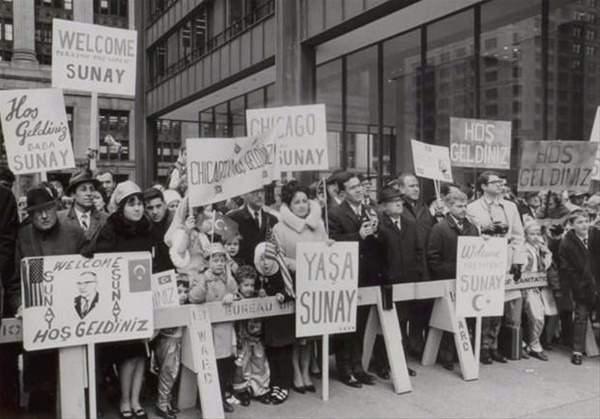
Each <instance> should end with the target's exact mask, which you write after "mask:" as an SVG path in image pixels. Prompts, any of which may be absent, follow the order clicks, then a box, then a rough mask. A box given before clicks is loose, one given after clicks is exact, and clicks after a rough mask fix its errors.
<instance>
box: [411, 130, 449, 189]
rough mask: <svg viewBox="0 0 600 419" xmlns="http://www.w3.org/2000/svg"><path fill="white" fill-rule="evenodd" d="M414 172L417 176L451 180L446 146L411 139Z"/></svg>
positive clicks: (444, 180)
mask: <svg viewBox="0 0 600 419" xmlns="http://www.w3.org/2000/svg"><path fill="white" fill-rule="evenodd" d="M411 145H412V153H413V163H414V166H415V174H416V175H417V176H418V177H423V178H427V179H433V180H440V181H443V182H452V166H451V164H450V150H449V149H448V147H444V146H439V145H431V144H427V143H423V142H421V141H417V140H411Z"/></svg>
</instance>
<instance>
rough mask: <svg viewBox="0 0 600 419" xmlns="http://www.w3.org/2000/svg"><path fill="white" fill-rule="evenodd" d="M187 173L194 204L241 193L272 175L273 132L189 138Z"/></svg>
mask: <svg viewBox="0 0 600 419" xmlns="http://www.w3.org/2000/svg"><path fill="white" fill-rule="evenodd" d="M187 155H188V158H187V176H188V191H189V194H190V204H191V205H192V206H194V207H197V206H202V205H207V204H212V203H213V202H218V201H223V200H225V199H228V198H232V197H234V196H239V195H243V194H245V193H247V192H251V191H253V190H256V189H260V188H262V187H263V186H264V185H266V184H268V183H271V181H272V180H274V178H275V176H276V175H275V167H274V166H275V165H274V160H275V159H274V156H275V135H274V131H272V130H271V131H269V132H267V133H266V134H264V135H263V134H261V135H260V136H258V137H244V138H188V140H187Z"/></svg>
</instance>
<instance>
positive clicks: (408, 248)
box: [373, 186, 423, 379]
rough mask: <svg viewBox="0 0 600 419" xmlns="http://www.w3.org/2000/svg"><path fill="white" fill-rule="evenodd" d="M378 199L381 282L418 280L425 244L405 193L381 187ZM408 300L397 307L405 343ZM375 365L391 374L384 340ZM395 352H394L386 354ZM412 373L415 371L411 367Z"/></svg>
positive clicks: (378, 344) (381, 373)
mask: <svg viewBox="0 0 600 419" xmlns="http://www.w3.org/2000/svg"><path fill="white" fill-rule="evenodd" d="M379 203H380V205H381V209H382V212H383V213H382V214H381V215H380V217H379V220H380V222H379V230H378V234H377V239H378V241H379V243H380V246H381V250H382V259H381V261H382V267H383V276H382V283H383V284H385V285H389V286H391V285H394V284H401V283H407V282H418V281H420V279H421V275H422V274H423V246H422V245H421V243H420V242H419V240H418V238H417V226H416V225H415V223H414V222H413V221H411V220H409V219H408V218H407V217H405V216H403V213H404V200H403V198H402V194H401V193H400V192H399V191H398V190H397V189H396V188H393V187H390V186H388V187H385V188H383V190H382V191H381V194H380V198H379ZM409 307H410V305H409V302H397V303H396V310H397V313H398V319H399V321H400V328H401V332H402V337H403V340H404V342H403V343H406V338H407V320H408V313H409ZM375 350H376V352H375V357H374V359H373V367H374V369H375V371H376V372H377V375H379V376H380V377H381V378H383V379H387V378H389V363H388V361H387V357H386V353H385V351H384V350H383V345H382V342H380V341H379V342H376V348H375ZM387 355H390V356H394V354H387ZM408 372H409V374H410V375H411V376H415V375H416V372H415V371H413V370H412V369H410V368H409V369H408Z"/></svg>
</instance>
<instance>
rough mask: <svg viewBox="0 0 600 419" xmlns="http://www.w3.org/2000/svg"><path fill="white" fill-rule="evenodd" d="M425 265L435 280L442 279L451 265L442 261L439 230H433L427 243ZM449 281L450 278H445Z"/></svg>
mask: <svg viewBox="0 0 600 419" xmlns="http://www.w3.org/2000/svg"><path fill="white" fill-rule="evenodd" d="M427 265H428V266H429V269H430V270H431V272H432V273H433V276H434V277H435V278H438V279H439V278H444V277H446V276H447V273H448V271H450V270H451V266H449V265H451V264H449V263H448V262H445V261H444V237H443V233H442V231H441V229H440V228H435V227H434V228H433V230H431V234H430V235H429V242H428V243H427ZM445 279H450V277H448V278H445Z"/></svg>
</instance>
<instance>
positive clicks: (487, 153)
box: [450, 117, 512, 170]
mask: <svg viewBox="0 0 600 419" xmlns="http://www.w3.org/2000/svg"><path fill="white" fill-rule="evenodd" d="M511 130H512V122H511V121H494V120H489V119H473V118H455V117H451V118H450V160H451V161H452V166H453V167H475V168H481V169H504V170H508V169H510V146H511Z"/></svg>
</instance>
